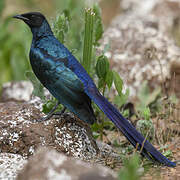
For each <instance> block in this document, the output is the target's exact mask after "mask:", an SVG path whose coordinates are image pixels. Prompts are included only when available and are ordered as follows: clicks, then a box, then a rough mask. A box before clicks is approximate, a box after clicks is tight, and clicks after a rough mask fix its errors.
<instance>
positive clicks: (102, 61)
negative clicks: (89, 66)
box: [96, 55, 109, 80]
mask: <svg viewBox="0 0 180 180" xmlns="http://www.w3.org/2000/svg"><path fill="white" fill-rule="evenodd" d="M108 71H109V61H108V58H107V57H106V56H104V55H101V56H99V57H98V60H97V63H96V74H97V76H98V77H99V78H102V79H104V80H105V79H106V73H107V72H108Z"/></svg>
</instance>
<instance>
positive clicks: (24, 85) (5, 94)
mask: <svg viewBox="0 0 180 180" xmlns="http://www.w3.org/2000/svg"><path fill="white" fill-rule="evenodd" d="M32 91H33V85H32V84H31V82H28V81H19V82H8V83H4V84H3V86H2V93H1V101H3V102H5V101H21V102H22V101H29V100H30V99H31V95H32Z"/></svg>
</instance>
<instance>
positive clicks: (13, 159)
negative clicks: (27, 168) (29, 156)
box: [0, 153, 27, 180]
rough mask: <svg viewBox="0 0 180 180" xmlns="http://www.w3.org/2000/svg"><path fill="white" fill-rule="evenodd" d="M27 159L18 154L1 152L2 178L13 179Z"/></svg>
mask: <svg viewBox="0 0 180 180" xmlns="http://www.w3.org/2000/svg"><path fill="white" fill-rule="evenodd" d="M26 162H27V161H26V160H25V159H24V158H23V157H22V156H21V155H18V154H12V153H0V179H2V180H13V179H15V178H16V176H17V173H18V172H19V171H20V170H21V169H22V168H23V166H24V164H25V163H26Z"/></svg>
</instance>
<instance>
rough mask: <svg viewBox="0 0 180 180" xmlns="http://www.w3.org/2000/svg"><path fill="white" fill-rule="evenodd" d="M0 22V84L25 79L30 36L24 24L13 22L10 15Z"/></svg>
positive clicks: (27, 67) (28, 67)
mask: <svg viewBox="0 0 180 180" xmlns="http://www.w3.org/2000/svg"><path fill="white" fill-rule="evenodd" d="M0 23H1V24H0V26H1V28H0V77H1V79H0V84H3V83H4V82H7V81H10V80H22V79H25V76H24V72H25V71H26V70H27V69H30V66H29V61H28V58H27V54H28V48H29V47H28V44H29V43H30V37H31V36H30V34H29V33H28V32H27V29H26V28H25V26H24V25H23V24H22V23H16V24H15V23H14V22H13V21H12V17H11V16H10V17H7V18H5V19H4V20H3V21H1V22H0ZM22 26H23V27H22ZM12 29H13V31H14V33H13V32H12ZM17 29H18V30H17ZM24 36H25V37H26V40H25V39H23V38H22V37H24Z"/></svg>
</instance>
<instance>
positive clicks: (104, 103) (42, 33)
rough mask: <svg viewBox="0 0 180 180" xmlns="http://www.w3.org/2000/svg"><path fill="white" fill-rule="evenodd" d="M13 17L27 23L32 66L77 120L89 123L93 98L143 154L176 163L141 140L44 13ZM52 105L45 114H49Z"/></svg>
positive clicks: (161, 160) (43, 82)
mask: <svg viewBox="0 0 180 180" xmlns="http://www.w3.org/2000/svg"><path fill="white" fill-rule="evenodd" d="M14 18H17V19H21V20H23V21H24V22H25V23H26V24H27V25H28V26H29V27H30V29H31V31H32V34H33V38H32V44H31V49H30V54H29V57H30V63H31V66H32V69H33V71H34V73H35V75H36V76H37V78H38V79H39V80H40V81H41V83H42V84H43V85H44V86H45V87H46V88H47V89H48V90H49V92H50V93H51V94H52V95H53V96H54V97H55V98H56V99H57V100H58V101H59V103H61V104H63V105H64V107H66V108H67V109H69V110H70V111H71V112H73V113H74V114H76V115H77V116H78V117H79V118H80V119H81V120H83V121H85V122H87V123H89V124H92V123H93V122H94V121H95V119H96V118H95V115H94V112H93V109H92V106H91V101H93V102H94V103H96V104H97V105H98V106H99V108H100V109H101V110H102V111H103V112H104V113H105V114H106V116H107V117H108V118H109V119H110V120H111V121H112V122H113V123H114V124H115V125H116V126H117V127H118V128H119V130H120V131H121V132H122V133H123V134H124V136H125V137H126V138H127V139H128V140H129V142H130V143H131V144H132V145H133V146H134V147H136V146H137V144H138V150H141V154H142V155H143V156H146V157H147V158H148V159H150V160H152V161H154V162H155V161H156V162H159V163H161V164H164V165H166V166H169V167H174V166H176V164H175V163H174V162H171V161H170V160H168V159H167V158H166V157H165V156H163V155H162V154H161V153H160V152H159V151H158V150H157V149H156V148H154V147H153V146H152V144H150V143H149V142H148V141H147V140H145V138H144V137H143V136H142V135H141V134H140V133H139V132H138V131H137V130H136V129H135V127H134V126H133V125H132V124H131V123H129V121H128V120H127V119H125V118H124V117H123V116H122V115H121V114H120V112H119V111H118V110H117V109H116V108H115V107H114V106H113V105H112V104H111V103H110V102H108V100H107V99H106V98H105V97H104V96H102V95H101V94H100V92H99V91H98V89H97V87H96V85H95V84H94V82H93V80H92V79H91V78H90V76H89V75H88V74H87V72H86V70H85V69H84V68H83V67H82V65H81V64H80V63H79V62H78V61H77V60H76V58H75V57H74V56H73V55H72V54H71V53H70V52H69V50H68V49H67V48H66V47H65V46H64V45H63V44H61V43H60V42H59V41H58V40H57V39H56V38H55V36H54V35H53V32H52V30H51V28H50V26H49V24H48V22H47V20H46V18H45V17H44V15H42V14H41V13H39V12H30V13H25V14H21V15H16V16H14ZM55 108H56V106H55ZM55 108H53V110H52V112H51V113H50V114H49V115H48V116H47V118H49V117H51V116H52V115H53V112H54V110H55ZM47 118H45V119H47ZM141 147H143V148H141Z"/></svg>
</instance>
